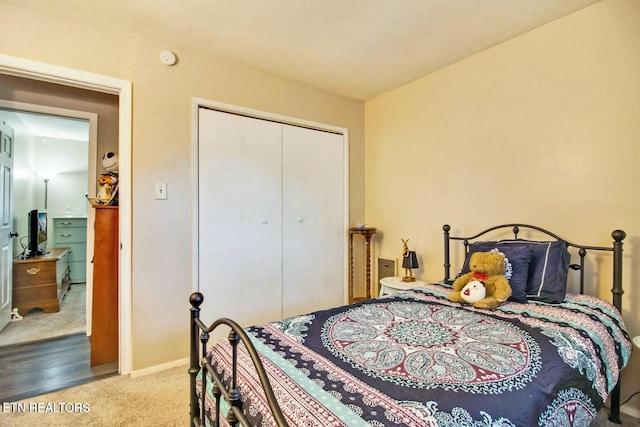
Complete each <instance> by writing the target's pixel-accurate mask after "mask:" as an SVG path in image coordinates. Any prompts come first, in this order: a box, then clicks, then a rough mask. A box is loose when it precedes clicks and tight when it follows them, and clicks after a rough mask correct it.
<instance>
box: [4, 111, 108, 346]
mask: <svg viewBox="0 0 640 427" xmlns="http://www.w3.org/2000/svg"><path fill="white" fill-rule="evenodd" d="M0 120H1V121H2V122H3V123H5V124H6V125H7V126H10V127H11V129H12V134H13V156H12V157H13V187H14V190H13V191H11V194H12V205H13V209H12V211H13V218H12V220H11V225H12V227H11V228H12V232H13V233H14V235H15V234H17V236H16V238H14V242H13V243H14V244H13V254H12V258H13V259H22V258H24V257H25V255H26V253H27V251H28V244H27V240H28V238H29V232H28V229H29V227H28V226H27V222H28V217H27V213H28V212H31V211H32V210H33V209H39V210H40V211H41V212H43V213H45V214H46V215H47V216H46V218H47V219H46V225H47V227H46V231H47V237H46V245H47V249H48V250H49V251H51V250H52V249H53V250H57V249H55V248H62V247H64V248H67V251H66V252H65V257H66V258H67V260H68V261H67V262H68V264H69V270H70V274H69V281H68V284H69V287H68V288H66V290H65V292H62V293H61V295H62V297H61V300H60V302H59V311H57V312H54V313H45V312H43V310H42V307H39V309H30V310H28V307H25V306H21V305H20V304H18V303H17V302H16V301H15V300H14V301H13V307H14V310H18V309H19V310H20V311H21V312H22V313H19V312H17V311H15V312H14V315H13V318H12V322H10V323H9V324H8V325H7V326H6V327H5V328H4V329H2V330H0V347H1V346H7V345H16V344H21V343H25V342H37V341H42V340H46V339H51V338H55V337H60V336H65V335H72V334H76V333H86V334H89V333H90V329H89V328H90V322H88V321H87V320H88V319H90V318H91V316H90V314H91V313H90V311H89V312H88V314H89V315H88V316H87V315H86V313H87V308H88V309H89V310H90V308H91V305H90V304H88V303H87V301H90V299H89V298H90V295H91V289H92V285H91V277H92V274H91V266H92V265H91V263H87V260H90V259H92V251H93V244H92V242H93V233H91V232H90V230H88V229H87V228H88V224H92V220H91V216H92V214H93V212H92V211H91V210H89V209H87V199H86V197H87V195H88V193H89V188H90V187H91V185H92V181H94V182H95V180H94V178H93V177H94V176H95V170H96V146H97V141H96V139H97V132H96V130H97V114H95V113H87V112H82V111H75V110H68V109H61V108H54V107H49V106H45V105H36V104H27V103H19V102H10V101H6V100H0ZM90 177H91V178H90ZM87 238H88V239H87ZM88 240H89V241H88ZM19 265H22V264H19ZM14 273H15V272H14ZM9 284H10V283H9ZM87 290H89V291H88V292H87ZM26 291H27V289H24V290H23V292H26ZM35 304H37V303H35ZM46 311H49V310H46ZM20 314H22V315H20Z"/></svg>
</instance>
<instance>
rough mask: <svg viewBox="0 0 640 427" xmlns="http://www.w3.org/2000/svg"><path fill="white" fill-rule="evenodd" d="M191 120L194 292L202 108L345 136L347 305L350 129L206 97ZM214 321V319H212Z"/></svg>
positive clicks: (196, 285)
mask: <svg viewBox="0 0 640 427" xmlns="http://www.w3.org/2000/svg"><path fill="white" fill-rule="evenodd" d="M191 107H192V109H191V117H192V131H191V135H192V148H191V184H192V185H191V187H192V193H191V194H192V209H191V212H192V221H191V224H192V227H191V230H192V236H191V237H192V238H191V242H192V258H191V259H192V269H191V277H192V290H193V291H194V292H195V291H198V290H199V283H200V278H199V265H198V262H199V259H200V257H199V231H200V230H199V226H198V224H199V216H198V212H199V200H198V195H199V187H198V185H199V183H198V177H199V169H198V165H199V141H198V117H199V113H198V112H199V109H200V108H209V109H213V110H217V111H222V112H227V113H232V114H239V115H243V116H247V117H252V118H256V119H263V120H270V121H273V122H277V123H283V124H288V125H293V126H300V127H305V128H309V129H316V130H321V131H325V132H331V133H335V134H339V135H342V137H343V150H344V151H343V159H344V173H343V182H344V184H343V185H344V188H343V198H344V200H343V206H344V215H343V229H344V239H343V243H342V244H343V254H344V263H343V266H344V268H343V270H344V271H343V272H342V278H343V280H342V282H343V286H342V289H343V292H342V294H343V302H344V304H347V303H348V283H349V277H348V268H347V267H348V265H349V264H348V259H347V258H348V253H349V238H348V234H349V233H348V230H349V130H348V129H347V128H343V127H338V126H332V125H327V124H323V123H318V122H313V121H309V120H303V119H299V118H295V117H290V116H284V115H280V114H274V113H270V112H266V111H260V110H254V109H250V108H245V107H241V106H237V105H232V104H226V103H222V102H217V101H212V100H207V99H204V98H196V97H194V98H192V101H191ZM204 297H205V300H206V299H207V295H204ZM211 320H213V319H211Z"/></svg>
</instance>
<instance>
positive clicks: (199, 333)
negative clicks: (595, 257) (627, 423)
mask: <svg viewBox="0 0 640 427" xmlns="http://www.w3.org/2000/svg"><path fill="white" fill-rule="evenodd" d="M508 228H510V229H511V232H512V233H513V235H514V239H519V238H518V234H519V233H520V231H521V229H525V230H535V231H537V232H540V233H542V234H545V235H547V236H549V237H551V238H553V239H555V240H562V241H565V242H566V243H567V245H568V246H569V247H572V248H575V249H577V250H578V255H579V256H580V262H579V264H571V265H570V268H571V269H572V270H577V271H579V272H580V293H583V292H584V272H585V258H586V255H587V253H588V252H589V251H596V252H612V253H613V287H612V289H611V293H612V295H613V305H614V306H615V307H616V308H617V309H618V310H619V311H620V312H622V294H623V293H624V290H623V288H622V246H623V244H622V241H623V240H624V239H625V237H626V233H625V232H624V231H622V230H614V231H613V232H612V233H611V236H612V237H613V240H614V241H613V244H612V246H609V247H606V246H585V245H578V244H575V243H571V242H569V241H567V240H565V239H562V238H561V237H559V236H558V235H556V234H554V233H552V232H550V231H548V230H545V229H544V228H541V227H537V226H534V225H528V224H515V223H514V224H503V225H497V226H495V227H491V228H487V229H486V230H484V231H481V232H480V233H477V234H475V235H472V236H469V237H458V236H451V235H450V231H451V227H450V226H449V225H448V224H445V225H444V226H443V227H442V229H443V231H444V281H445V282H451V281H452V279H451V278H450V269H451V264H450V260H451V258H450V245H451V241H452V240H453V241H461V242H462V244H463V245H464V249H465V255H467V254H468V252H469V242H471V241H474V240H477V239H478V238H479V237H482V236H485V235H487V234H489V233H490V232H492V231H496V230H502V229H508ZM189 302H190V304H191V308H190V312H191V314H190V318H191V319H190V325H191V330H190V334H191V337H190V349H191V351H190V367H189V375H190V413H189V424H190V425H195V426H204V425H205V414H206V407H205V396H206V388H207V381H208V379H207V375H206V374H207V373H209V374H210V375H211V378H212V379H213V380H212V388H213V396H214V400H215V405H216V408H215V411H216V419H215V422H214V427H217V426H219V425H220V417H221V411H220V407H221V399H224V400H225V401H226V402H227V404H228V405H229V411H228V413H227V415H226V421H227V422H228V423H229V424H230V425H232V426H237V425H243V426H250V425H251V424H250V423H249V421H248V420H247V418H246V417H245V415H244V414H243V412H242V401H241V398H240V389H239V388H238V384H237V347H238V344H239V343H240V342H242V344H243V345H244V346H245V347H246V349H247V352H248V354H249V357H250V358H251V360H252V362H253V364H254V366H255V369H256V372H257V374H258V377H259V378H260V382H261V384H262V388H263V390H264V393H265V396H266V398H267V402H268V404H269V408H270V410H271V412H272V414H273V417H274V419H275V422H276V424H277V425H278V427H287V426H288V423H287V421H286V419H285V417H284V415H283V414H282V410H281V409H280V407H279V405H278V402H277V400H276V397H275V395H274V393H273V390H272V388H271V384H270V382H269V378H268V376H267V374H266V372H265V370H264V367H263V365H262V362H261V361H260V357H259V355H258V352H257V351H256V349H255V347H254V346H253V344H252V343H251V341H250V339H249V337H248V336H247V334H246V332H245V331H244V329H242V328H241V327H240V326H239V325H238V324H237V323H236V322H234V321H233V320H231V319H226V318H223V319H218V320H216V321H215V322H214V323H212V324H211V325H209V326H207V325H205V324H204V323H203V322H202V320H201V319H200V306H201V305H202V303H203V302H204V297H203V295H202V294H201V293H200V292H194V293H193V294H191V296H190V298H189ZM221 325H225V326H227V327H229V328H231V330H230V331H229V335H228V340H229V342H230V344H231V346H232V362H231V366H232V373H231V378H230V381H229V385H228V386H225V384H224V383H223V381H222V379H221V378H220V376H219V375H218V373H217V372H216V371H215V369H213V366H212V365H211V359H210V358H209V357H208V356H207V343H208V341H209V336H210V333H211V332H212V331H213V330H214V329H216V328H217V327H219V326H221ZM198 374H201V382H202V384H201V390H202V391H203V392H202V398H201V399H202V401H200V398H199V397H198V394H197V389H196V385H197V382H198V378H197V377H198ZM609 420H610V421H611V422H614V423H616V424H621V421H620V380H618V383H617V384H616V386H615V388H614V389H613V391H612V392H611V413H610V416H609Z"/></svg>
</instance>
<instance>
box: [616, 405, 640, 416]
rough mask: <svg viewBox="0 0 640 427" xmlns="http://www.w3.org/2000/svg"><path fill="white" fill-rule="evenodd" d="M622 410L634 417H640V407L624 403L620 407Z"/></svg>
mask: <svg viewBox="0 0 640 427" xmlns="http://www.w3.org/2000/svg"><path fill="white" fill-rule="evenodd" d="M620 412H624V413H625V414H627V415H631V416H632V417H634V418H640V409H637V408H631V407H629V406H627V405H622V406H621V407H620Z"/></svg>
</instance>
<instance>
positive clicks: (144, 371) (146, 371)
mask: <svg viewBox="0 0 640 427" xmlns="http://www.w3.org/2000/svg"><path fill="white" fill-rule="evenodd" d="M189 361H190V359H189V358H188V357H185V358H184V359H178V360H174V361H173V362H167V363H162V364H160V365H155V366H150V367H148V368H144V369H137V370H135V371H131V372H130V373H129V377H130V378H138V377H142V376H145V375H151V374H156V373H158V372H162V371H166V370H167V369H172V368H177V367H178V366H188V365H189ZM184 372H185V378H186V373H187V371H186V370H185V371H184Z"/></svg>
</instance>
